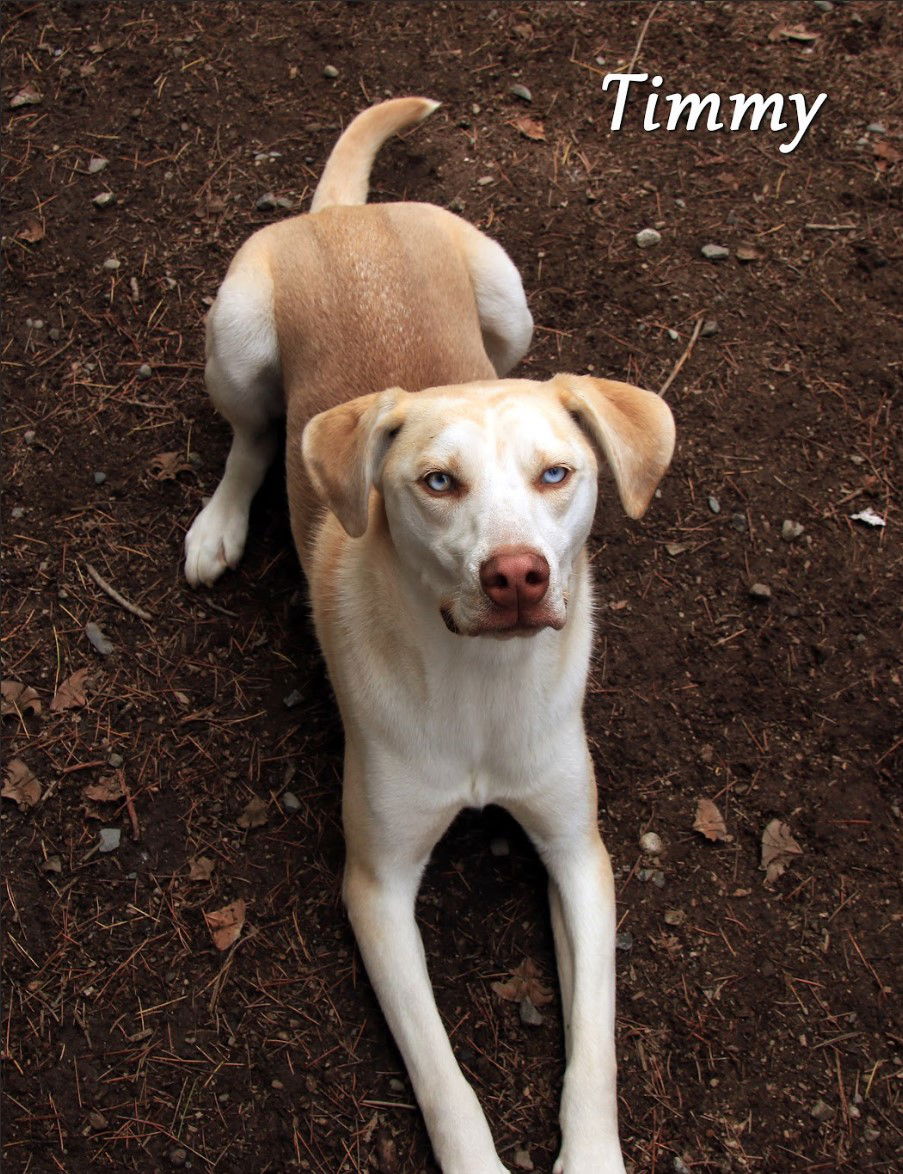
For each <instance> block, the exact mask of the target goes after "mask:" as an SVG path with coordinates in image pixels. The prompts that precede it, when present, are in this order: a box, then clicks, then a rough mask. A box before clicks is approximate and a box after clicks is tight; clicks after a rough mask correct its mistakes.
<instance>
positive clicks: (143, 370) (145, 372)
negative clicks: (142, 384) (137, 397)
mask: <svg viewBox="0 0 903 1174" xmlns="http://www.w3.org/2000/svg"><path fill="white" fill-rule="evenodd" d="M151 375H153V371H152V370H151V365H150V363H142V364H141V366H140V367H139V368H138V378H139V379H150V377H151Z"/></svg>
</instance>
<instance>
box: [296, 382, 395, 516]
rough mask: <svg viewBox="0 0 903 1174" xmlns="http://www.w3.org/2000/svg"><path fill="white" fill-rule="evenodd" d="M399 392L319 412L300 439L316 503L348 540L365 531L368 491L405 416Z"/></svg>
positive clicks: (391, 389)
mask: <svg viewBox="0 0 903 1174" xmlns="http://www.w3.org/2000/svg"><path fill="white" fill-rule="evenodd" d="M406 395H407V392H405V391H402V390H401V388H400V387H391V388H389V389H388V390H387V391H381V392H377V393H375V394H374V395H362V396H359V397H358V398H357V399H353V400H349V401H348V402H347V403H344V404H340V405H339V406H338V407H337V408H330V409H329V411H327V412H320V414H319V415H318V416H314V417H313V419H312V420H309V421H308V423H307V426H306V428H305V429H304V434H303V435H302V437H301V455H302V456H303V458H304V467H305V468H306V469H307V475H308V476H309V477H310V479H311V481H312V482H313V487H314V489H315V490H316V492H317V495H318V497H320V498H321V500H322V501H324V502H325V503H326V505H327V506H329V508H330V509H331V510H332V512H333V513H334V514H335V516H336V517H337V518H338V519H339V521H340V522H341V523H342V526H343V527H344V528H345V530H346V531H347V533H348V534H349V535H350V536H351V537H352V538H360V536H361V535H362V534H363V533H364V531H365V530H366V529H367V516H368V512H369V511H368V506H369V502H370V490H371V489H372V488H373V484H374V482H375V480H376V477H377V475H378V473H379V468H380V465H381V464H382V461H383V458H384V457H385V455H386V452H387V451H388V448H389V445H390V444H391V443H392V438H393V435H394V433H395V432H397V430H398V429H399V428H400V427H401V424H402V422H403V420H404V416H405V410H404V401H403V397H404V396H406Z"/></svg>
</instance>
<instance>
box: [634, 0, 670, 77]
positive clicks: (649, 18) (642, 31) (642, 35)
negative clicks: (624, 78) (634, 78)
mask: <svg viewBox="0 0 903 1174" xmlns="http://www.w3.org/2000/svg"><path fill="white" fill-rule="evenodd" d="M661 6H662V0H656V3H655V4H653V5H652V11H651V12H650V13H649V15H648V16H647V17H646V23H645V24H644V25H643V27H642V28H641V29H640V36H639V40H638V41H637V43H636V48H635V49H634V51H633V56H632V57H631V58H630V64H629V65H628V66H627V72H628V73H633V67H634V66H635V65H636V59H637V58H638V57H639V55H640V49H642V47H643V40H644V38H645V36H646V30H647V29H648V28H649V24H650V22H651V21H652V18H653V16H655V14H656V13H657V12H658V10H659V9H660V8H661Z"/></svg>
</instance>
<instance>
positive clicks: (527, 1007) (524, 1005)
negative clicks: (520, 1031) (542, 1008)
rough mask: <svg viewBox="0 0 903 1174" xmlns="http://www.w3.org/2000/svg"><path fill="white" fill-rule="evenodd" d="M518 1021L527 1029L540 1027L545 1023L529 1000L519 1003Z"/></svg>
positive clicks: (522, 1000)
mask: <svg viewBox="0 0 903 1174" xmlns="http://www.w3.org/2000/svg"><path fill="white" fill-rule="evenodd" d="M520 1021H521V1023H523V1024H525V1026H527V1027H542V1025H543V1023H544V1022H545V1020H544V1019H543V1017H542V1015H540V1013H539V1012H538V1011H537V1010H536V1008H535V1007H534V1006H533V1004H532V1002H531V1001H530V1000H529V999H521V1001H520Z"/></svg>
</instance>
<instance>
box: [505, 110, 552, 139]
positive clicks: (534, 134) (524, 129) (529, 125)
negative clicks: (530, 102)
mask: <svg viewBox="0 0 903 1174" xmlns="http://www.w3.org/2000/svg"><path fill="white" fill-rule="evenodd" d="M511 125H512V126H513V127H514V128H515V129H516V130H519V131H520V133H521V134H522V135H523V136H524V138H527V139H532V140H533V142H534V143H544V142H545V141H546V128H545V127H544V126H543V124H542V123H541V122H538V121H537V120H536V119H535V118H528V117H527V116H526V115H524V117H523V118H515V119H514V121H513V122H512V123H511Z"/></svg>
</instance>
